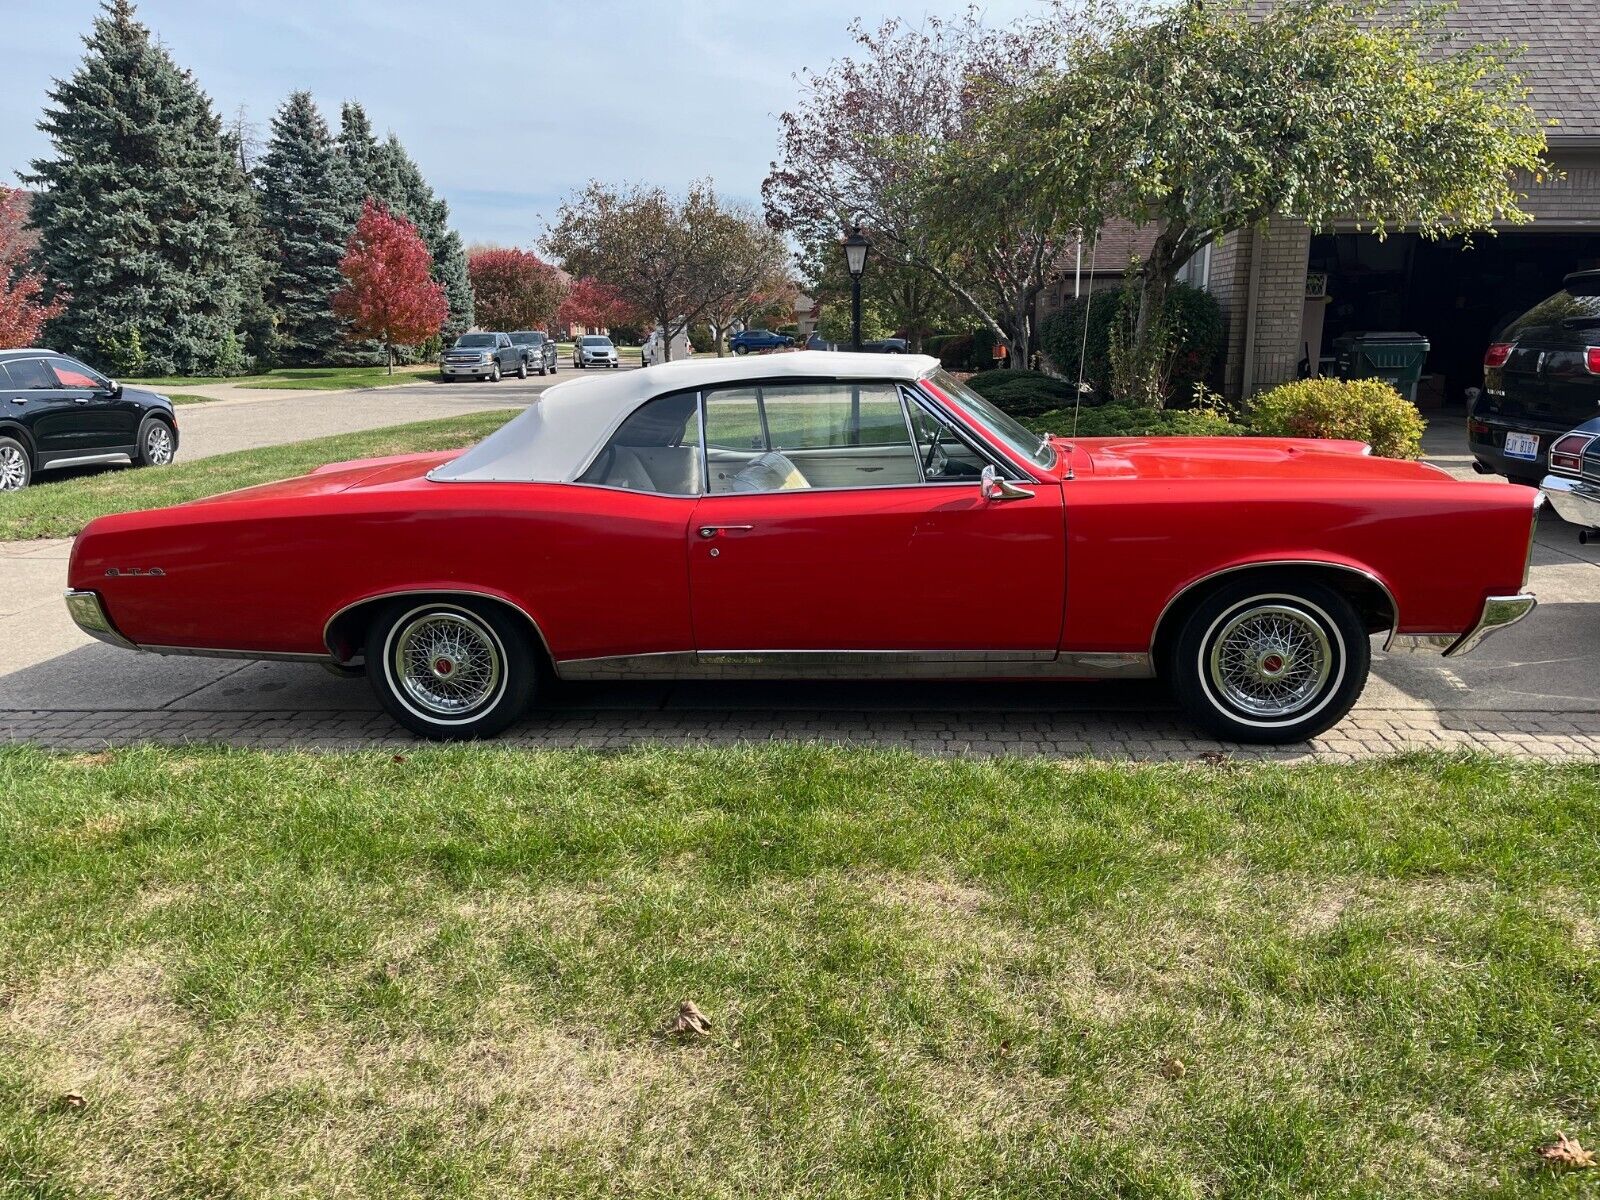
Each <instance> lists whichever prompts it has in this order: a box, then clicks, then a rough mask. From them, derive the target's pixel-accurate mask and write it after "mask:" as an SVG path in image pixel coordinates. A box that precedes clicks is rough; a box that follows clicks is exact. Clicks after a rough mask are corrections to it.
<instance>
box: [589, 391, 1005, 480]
mask: <svg viewBox="0 0 1600 1200" xmlns="http://www.w3.org/2000/svg"><path fill="white" fill-rule="evenodd" d="M697 401H698V396H697V394H696V393H694V392H684V393H677V394H674V395H669V396H662V397H659V398H658V399H655V400H652V401H650V402H648V403H647V404H644V405H642V406H641V407H640V408H639V409H638V410H637V411H636V412H634V413H633V414H632V415H631V416H629V417H628V418H627V420H625V421H624V422H623V423H622V425H621V426H619V427H618V429H617V431H616V433H615V434H613V435H612V437H611V439H610V440H609V441H608V442H607V444H606V446H605V447H604V449H602V450H601V451H600V453H599V454H598V455H596V457H595V460H594V462H593V463H591V464H590V466H589V468H588V470H586V471H585V472H584V474H583V475H582V476H581V477H580V479H579V482H580V483H594V484H600V485H603V486H605V487H616V488H627V489H628V490H630V491H647V492H659V493H662V494H666V495H677V496H690V495H698V494H701V493H702V492H709V493H711V494H713V495H715V494H719V493H730V492H776V491H792V490H796V489H803V488H852V487H889V486H895V485H905V484H919V483H944V482H957V481H963V480H965V481H971V482H976V480H977V479H978V477H979V476H980V475H981V473H982V471H983V468H984V466H985V465H986V463H987V460H986V459H985V458H984V457H983V456H982V455H981V454H980V453H979V452H978V451H977V450H976V448H974V447H973V446H972V445H971V444H970V442H969V441H968V440H967V439H966V438H965V437H964V436H963V435H962V434H960V433H958V432H957V431H956V430H955V429H954V428H953V427H952V426H951V425H950V424H949V423H948V422H947V421H946V420H945V419H944V418H943V417H942V416H941V415H939V414H937V413H936V412H934V411H933V410H931V409H930V408H928V407H926V406H925V405H924V404H923V403H921V402H920V401H919V400H917V399H915V398H913V397H912V396H910V395H908V394H907V393H905V392H904V390H903V389H901V388H900V387H899V386H898V385H895V384H890V383H831V382H826V381H810V382H806V383H803V384H775V385H768V386H755V387H736V388H725V389H720V390H717V391H712V392H708V393H707V394H706V397H705V453H704V455H703V456H702V454H701V448H700V420H699V417H700V414H699V411H698V406H697Z"/></svg>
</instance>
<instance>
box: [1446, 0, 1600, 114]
mask: <svg viewBox="0 0 1600 1200" xmlns="http://www.w3.org/2000/svg"><path fill="white" fill-rule="evenodd" d="M1445 23H1446V25H1447V26H1448V27H1449V28H1450V29H1451V30H1452V32H1455V33H1458V34H1463V35H1466V36H1468V37H1471V38H1473V39H1475V40H1478V41H1483V42H1500V41H1504V42H1508V43H1510V44H1511V45H1513V46H1521V47H1525V49H1524V50H1523V52H1522V54H1521V55H1519V56H1518V57H1517V58H1516V60H1515V61H1514V62H1513V64H1512V70H1514V71H1515V72H1516V73H1517V74H1518V75H1519V76H1521V78H1522V82H1523V83H1524V84H1525V85H1526V86H1527V87H1528V88H1529V89H1530V92H1531V94H1530V96H1529V100H1530V101H1531V102H1532V104H1533V109H1534V111H1535V112H1536V113H1538V114H1539V116H1540V117H1542V118H1545V119H1553V120H1555V121H1558V122H1559V124H1557V125H1554V126H1552V127H1551V128H1550V129H1548V130H1547V131H1546V136H1547V137H1548V138H1549V140H1550V142H1551V143H1552V144H1553V145H1559V144H1560V143H1562V142H1565V141H1571V140H1575V139H1587V138H1593V139H1596V140H1600V13H1597V12H1596V10H1595V6H1594V4H1593V2H1592V0H1459V6H1458V7H1457V8H1456V10H1455V11H1454V12H1451V13H1449V14H1448V15H1447V16H1446V18H1445Z"/></svg>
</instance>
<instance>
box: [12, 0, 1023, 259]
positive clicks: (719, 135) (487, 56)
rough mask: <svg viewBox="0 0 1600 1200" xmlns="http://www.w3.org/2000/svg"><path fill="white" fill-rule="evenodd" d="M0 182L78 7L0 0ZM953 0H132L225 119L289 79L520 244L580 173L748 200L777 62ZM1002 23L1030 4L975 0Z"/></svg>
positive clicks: (86, 12)
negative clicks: (382, 139)
mask: <svg viewBox="0 0 1600 1200" xmlns="http://www.w3.org/2000/svg"><path fill="white" fill-rule="evenodd" d="M0 7H3V9H4V14H3V19H0V61H3V62H4V63H5V64H6V66H5V84H4V87H3V88H0V180H5V181H8V182H10V181H14V178H15V175H16V173H17V172H18V171H21V170H24V169H25V168H26V165H27V163H28V162H29V161H30V160H32V159H33V158H36V157H38V156H39V155H41V154H44V153H46V152H47V150H48V142H47V141H46V139H45V138H44V136H43V135H42V134H40V133H39V132H38V131H37V130H36V129H35V128H34V126H35V123H36V122H37V121H38V118H39V113H40V110H41V109H42V108H43V106H44V102H45V91H46V89H47V88H48V87H49V86H50V81H51V79H52V78H55V77H60V76H65V75H68V74H70V73H71V72H72V71H73V70H74V69H75V67H76V64H77V62H78V60H79V59H80V57H81V56H82V52H83V45H82V42H81V41H80V38H81V36H82V35H83V34H84V33H86V32H87V31H88V29H89V25H90V22H91V20H92V18H93V16H94V13H95V12H96V10H97V8H98V4H97V3H96V2H95V0H3V4H0ZM964 7H965V5H964V4H963V3H961V2H960V0H949V2H944V0H909V2H907V0H902V2H901V3H899V4H892V3H882V2H880V0H807V3H805V4H794V5H790V4H781V3H780V4H766V3H762V2H761V0H743V2H741V3H732V2H723V0H675V2H673V0H668V2H662V0H649V2H636V0H588V2H587V3H578V4H572V3H559V4H558V3H551V2H549V0H523V2H522V3H513V2H510V0H461V2H458V3H454V4H429V3H422V2H420V0H143V2H142V3H140V4H139V13H140V17H141V19H142V20H143V21H144V22H145V24H146V25H148V26H150V28H151V29H152V30H154V31H155V33H156V35H157V36H158V37H159V38H160V39H161V41H162V42H164V43H165V44H166V46H167V47H168V49H169V50H170V51H171V52H172V54H173V56H174V57H175V58H176V59H177V60H178V62H179V63H180V64H182V65H184V66H186V67H188V68H190V69H191V70H192V71H193V72H194V73H195V75H196V76H197V77H198V79H199V81H200V83H201V85H202V86H203V87H204V88H205V89H206V90H207V91H208V92H209V93H210V94H211V98H212V100H213V101H214V102H215V103H216V105H217V107H218V109H219V110H220V111H221V112H223V113H224V114H231V113H232V112H233V111H234V110H235V109H236V108H237V107H238V106H239V105H240V104H243V105H245V106H246V108H247V109H248V110H249V115H250V117H251V119H252V120H254V121H255V122H256V123H257V124H258V125H260V126H261V128H262V131H263V133H264V132H265V128H266V125H267V122H268V121H269V119H270V117H271V115H272V112H273V110H274V109H275V108H276V107H277V105H278V104H279V103H280V102H281V101H282V99H283V97H284V96H285V95H286V94H287V93H288V92H290V91H292V90H294V89H295V88H309V89H310V90H311V91H312V93H313V94H314V95H315V96H316V98H317V101H318V102H319V103H320V104H321V105H322V108H323V111H324V113H325V115H327V116H328V117H329V118H330V121H336V120H337V117H338V109H339V104H340V102H341V101H343V100H346V99H355V100H360V101H361V102H362V103H363V104H365V105H366V108H367V112H368V114H369V115H370V116H371V117H372V121H373V124H374V126H375V127H376V128H377V129H378V131H379V133H380V135H381V134H383V133H385V132H387V131H389V130H393V131H394V132H395V133H397V134H398V135H399V136H400V139H401V140H402V141H403V142H404V143H405V144H406V146H407V148H408V149H409V150H410V151H411V153H412V155H413V156H414V157H415V158H416V159H417V161H418V162H419V163H420V164H421V166H422V169H423V171H424V172H425V173H426V174H427V176H428V178H429V179H430V181H431V182H432V183H433V185H434V187H435V188H436V189H438V191H439V192H440V193H441V194H442V195H443V196H444V197H445V198H446V199H447V200H449V202H450V207H451V212H452V216H453V219H454V221H455V223H456V225H457V227H458V228H459V229H460V230H461V232H462V235H463V236H464V237H465V238H466V239H467V241H468V242H496V243H500V244H505V245H530V244H531V243H532V242H533V241H534V239H535V238H536V237H537V236H538V234H539V232H540V231H541V228H542V221H541V218H547V217H549V216H551V215H553V213H554V212H555V208H556V205H557V204H558V203H559V201H560V198H561V196H562V195H563V194H564V193H565V192H567V191H568V190H570V189H572V188H574V187H577V186H581V185H582V184H583V183H584V182H586V181H587V180H588V179H590V178H600V179H606V180H614V181H621V180H645V181H649V182H654V183H661V184H664V185H666V186H668V187H671V188H675V189H676V188H681V187H682V186H683V185H684V184H686V183H687V182H688V181H689V180H690V179H694V178H697V177H701V176H705V175H710V176H711V177H712V178H713V179H715V180H716V182H717V185H718V187H719V189H720V190H722V191H723V192H724V193H725V194H727V195H730V196H734V197H738V198H741V199H746V200H751V201H753V200H755V199H756V197H757V194H758V189H759V187H760V182H761V178H762V176H763V175H765V173H766V170H767V164H768V163H769V162H770V161H771V158H772V155H773V151H774V149H775V146H776V120H775V118H776V115H777V114H778V113H780V112H782V111H784V110H785V109H786V108H789V107H791V106H792V104H793V102H794V100H795V97H796V85H795V81H794V74H795V72H796V71H798V70H800V69H801V68H803V67H807V66H812V67H821V66H823V65H825V64H826V63H827V62H829V61H830V60H831V59H833V58H835V57H837V56H839V55H841V54H844V53H846V52H848V50H849V38H848V34H847V33H846V25H847V24H848V22H849V21H850V19H851V17H853V16H857V15H860V16H861V17H862V18H863V19H865V20H867V21H869V22H875V21H877V20H878V19H881V18H882V17H884V16H887V15H891V14H895V15H900V16H902V17H904V18H906V19H908V20H915V21H920V20H921V19H922V18H923V17H924V16H925V15H926V14H927V13H929V12H933V13H941V14H948V13H954V12H958V11H960V10H962V9H963V8H964ZM982 7H983V9H984V11H985V13H986V14H987V16H988V18H989V19H990V20H992V21H995V22H999V23H1004V22H1008V21H1009V20H1011V19H1012V18H1014V17H1016V16H1018V15H1020V14H1021V13H1022V12H1024V11H1026V10H1028V9H1030V8H1036V7H1039V5H1038V4H1037V3H1030V2H1029V0H991V2H989V3H986V4H984V5H983V6H982Z"/></svg>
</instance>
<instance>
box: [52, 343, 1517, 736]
mask: <svg viewBox="0 0 1600 1200" xmlns="http://www.w3.org/2000/svg"><path fill="white" fill-rule="evenodd" d="M1538 499H1539V496H1538V493H1537V492H1532V491H1529V490H1527V489H1523V488H1514V487H1507V486H1504V485H1502V484H1498V483H1490V482H1481V483H1480V482H1463V481H1457V480H1455V479H1452V478H1450V477H1449V476H1447V475H1445V474H1444V473H1443V472H1441V471H1438V470H1437V469H1435V468H1432V467H1428V466H1424V465H1421V464H1418V463H1411V462H1398V461H1394V460H1390V459H1383V458H1375V457H1372V456H1371V455H1370V453H1369V452H1368V449H1367V447H1365V446H1363V445H1361V444H1360V443H1356V442H1334V441H1300V440H1278V439H1272V440H1268V439H1257V438H1219V439H1194V438H1170V439H1162V438H1115V439H1094V438H1083V439H1077V440H1073V441H1069V440H1065V439H1062V438H1046V439H1041V438H1039V437H1038V436H1037V435H1035V434H1033V433H1030V432H1029V431H1028V430H1027V429H1025V428H1023V427H1022V426H1021V425H1019V424H1018V423H1017V422H1016V421H1014V420H1012V419H1011V418H1010V417H1008V416H1006V415H1005V414H1004V413H1003V412H1000V411H999V410H997V409H996V408H994V407H993V406H992V405H991V404H989V403H988V402H986V401H985V400H984V399H983V398H982V397H980V396H978V395H977V394H975V393H974V392H972V391H970V390H969V389H967V388H966V387H964V386H963V385H962V384H961V383H960V382H958V381H957V380H955V379H953V378H951V377H950V376H948V375H946V374H944V373H942V372H941V371H940V370H939V369H938V363H937V362H935V361H934V360H933V359H930V358H925V357H922V356H912V355H904V356H900V355H894V356H888V355H850V354H832V353H811V354H794V355H780V356H773V357H768V358H762V359H748V358H746V359H738V360H733V359H728V360H718V361H714V362H706V361H700V362H682V363H669V364H666V365H663V366H658V367H651V368H649V369H647V370H640V371H630V372H627V373H624V374H619V375H609V376H606V377H605V378H601V379H592V380H590V379H585V380H582V381H574V382H571V383H565V384H561V385H559V386H557V387H553V388H551V389H550V390H549V391H547V392H546V393H545V394H544V397H543V399H542V400H540V401H539V402H537V403H535V404H533V405H532V406H531V407H529V408H528V409H527V411H525V412H524V413H522V414H521V415H519V416H518V417H517V418H516V419H515V420H513V421H511V422H510V423H509V424H507V425H506V426H504V427H503V428H502V429H500V430H498V431H497V432H496V433H494V434H492V435H491V436H490V437H488V438H487V439H485V440H484V441H483V442H481V443H479V444H478V445H477V446H474V447H472V448H471V449H468V450H466V451H462V452H454V453H446V454H424V455H408V456H405V457H399V458H383V459H370V460H365V461H360V462H345V463H335V464H333V465H331V466H326V467H323V468H321V469H320V470H318V471H315V472H313V473H312V474H310V475H307V476H305V477H304V478H301V479H292V480H287V481H285V482H282V483H273V484H267V485H265V486H262V487H255V488H249V489H246V490H244V491H238V492H231V493H228V494H226V495H221V496H213V497H211V498H209V499H205V500H199V501H195V502H192V503H189V504H182V505H178V506H176V507H173V508H166V509H157V510H152V511H149V512H134V513H124V514H121V515H117V516H109V517H102V518H101V519H99V520H97V521H94V522H93V523H91V524H90V525H89V527H88V528H87V529H85V530H84V532H83V533H82V534H81V535H80V536H79V538H78V541H77V544H76V546H75V547H74V548H73V553H72V566H71V573H70V583H71V591H70V592H69V593H68V595H67V603H68V605H69V607H70V608H71V611H72V614H73V616H74V618H75V619H76V620H77V622H78V624H79V625H80V626H82V627H83V628H84V629H85V630H86V631H88V632H89V633H91V634H93V635H94V636H96V637H98V638H100V639H101V640H102V641H107V642H111V643H112V644H114V645H118V646H124V647H128V648H131V649H138V650H146V651H153V652H155V653H158V654H208V655H227V656H242V657H248V658H286V659H307V660H318V661H322V662H325V663H327V664H329V665H330V666H334V667H336V668H340V669H349V670H360V669H364V670H365V671H366V673H367V675H368V677H369V678H370V679H371V681H372V685H373V687H374V688H375V689H376V691H377V694H378V696H379V697H380V698H381V699H382V701H383V703H384V705H385V706H386V707H387V708H388V710H389V712H391V713H392V714H393V715H394V717H395V718H396V719H397V720H398V721H400V722H401V723H402V724H403V725H405V726H407V727H408V728H410V729H412V730H414V731H416V732H417V733H419V734H422V735H424V736H428V737H436V738H463V737H477V736H485V735H490V734H493V733H496V732H498V731H499V730H501V729H504V728H505V727H506V726H507V725H508V724H510V723H511V722H512V721H514V720H515V719H516V718H517V717H518V716H519V715H520V714H522V713H523V712H524V711H525V710H526V708H527V707H528V705H529V702H530V701H531V699H532V698H533V695H534V693H535V692H536V690H537V689H538V688H539V687H540V686H541V681H543V680H545V679H547V678H548V677H549V675H550V674H553V675H555V676H557V677H559V678H561V679H663V678H667V679H688V678H696V679H731V678H807V679H817V678H826V679H880V678H906V677H914V678H924V679H955V678H981V679H990V680H1014V679H1040V678H1050V679H1063V680H1066V679H1073V680H1087V679H1127V678H1138V677H1148V676H1161V677H1164V678H1165V679H1166V680H1168V681H1169V683H1170V685H1171V686H1172V688H1173V689H1174V690H1175V692H1176V694H1177V696H1178V698H1179V700H1180V701H1181V702H1182V704H1183V705H1184V707H1185V708H1186V709H1187V710H1188V712H1189V713H1190V714H1191V715H1192V716H1193V718H1194V719H1195V720H1196V721H1197V722H1198V723H1200V724H1201V725H1203V726H1205V727H1206V728H1208V729H1210V730H1212V731H1214V732H1216V733H1218V734H1221V735H1223V736H1225V737H1229V738H1233V739H1238V740H1244V741H1261V742H1283V741H1291V740H1298V739H1302V738H1305V737H1308V736H1311V735H1313V734H1316V733H1318V732H1320V731H1322V730H1324V729H1326V728H1328V727H1329V726H1330V725H1332V724H1334V723H1335V722H1336V721H1338V720H1339V719H1340V718H1341V717H1342V716H1343V715H1344V714H1345V713H1346V712H1347V711H1348V710H1349V709H1350V706H1351V705H1352V704H1353V703H1354V702H1355V700H1356V698H1357V697H1358V696H1359V695H1360V693H1361V689H1362V687H1363V685H1364V684H1365V682H1366V678H1367V670H1368V666H1369V663H1370V659H1371V648H1372V642H1371V635H1374V634H1382V635H1384V637H1383V642H1382V645H1383V646H1384V648H1385V649H1388V650H1390V651H1401V650H1408V651H1432V652H1438V653H1443V654H1447V655H1451V654H1462V653H1465V652H1466V651H1468V650H1470V649H1472V647H1473V646H1474V645H1476V644H1477V643H1478V642H1479V641H1480V640H1481V639H1482V638H1483V637H1484V636H1485V635H1486V634H1488V633H1489V632H1491V631H1492V630H1495V629H1497V628H1500V627H1503V626H1506V625H1509V624H1511V623H1512V622H1513V621H1516V620H1517V619H1519V618H1520V617H1522V616H1523V615H1524V614H1526V613H1527V612H1528V611H1529V610H1530V609H1531V608H1532V607H1533V604H1534V598H1533V597H1532V596H1531V595H1527V594H1526V593H1525V589H1526V586H1527V571H1528V562H1529V553H1530V547H1531V542H1532V533H1533V521H1534V517H1535V512H1534V507H1535V504H1536V503H1537V501H1538Z"/></svg>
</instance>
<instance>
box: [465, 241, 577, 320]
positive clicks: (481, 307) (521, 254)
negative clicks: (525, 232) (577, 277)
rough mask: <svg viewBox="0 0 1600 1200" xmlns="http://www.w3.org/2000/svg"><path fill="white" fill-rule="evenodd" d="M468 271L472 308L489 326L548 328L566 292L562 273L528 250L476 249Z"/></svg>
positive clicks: (469, 260)
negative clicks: (470, 281)
mask: <svg viewBox="0 0 1600 1200" xmlns="http://www.w3.org/2000/svg"><path fill="white" fill-rule="evenodd" d="M467 274H468V275H469V276H471V278H472V309H473V312H474V313H475V314H476V315H477V318H478V324H480V325H482V326H483V327H484V328H485V329H506V330H511V329H544V328H546V327H547V326H548V325H549V324H550V323H551V322H552V321H553V320H555V317H556V312H557V310H558V309H559V308H560V306H561V300H562V297H563V296H564V295H565V294H566V281H565V279H564V278H563V277H562V274H561V272H560V271H558V270H556V269H555V268H554V267H552V266H551V265H550V264H549V263H547V262H545V261H544V259H542V258H540V257H539V256H538V255H537V254H531V253H529V252H528V251H526V250H517V249H509V250H507V249H501V248H498V247H496V248H493V249H481V250H474V251H473V252H472V253H471V255H469V256H468V258H467Z"/></svg>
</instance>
